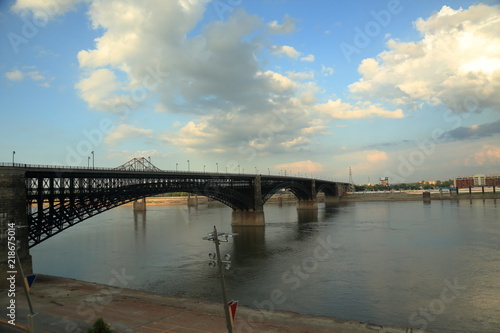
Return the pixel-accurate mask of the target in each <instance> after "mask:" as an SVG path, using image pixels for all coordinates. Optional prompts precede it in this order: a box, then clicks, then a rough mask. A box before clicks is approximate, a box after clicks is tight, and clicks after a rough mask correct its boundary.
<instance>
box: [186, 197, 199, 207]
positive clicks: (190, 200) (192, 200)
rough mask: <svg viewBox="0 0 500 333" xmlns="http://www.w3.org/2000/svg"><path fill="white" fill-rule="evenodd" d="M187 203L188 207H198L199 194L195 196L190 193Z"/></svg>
mask: <svg viewBox="0 0 500 333" xmlns="http://www.w3.org/2000/svg"><path fill="white" fill-rule="evenodd" d="M187 205H188V207H198V195H195V196H194V198H192V197H191V195H188V198H187Z"/></svg>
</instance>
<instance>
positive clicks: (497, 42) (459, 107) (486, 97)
mask: <svg viewBox="0 0 500 333" xmlns="http://www.w3.org/2000/svg"><path fill="white" fill-rule="evenodd" d="M415 28H416V29H417V30H418V31H419V32H420V34H421V35H422V39H421V40H419V41H417V42H401V41H397V40H393V39H391V40H389V41H388V43H387V46H388V48H389V49H388V50H387V51H384V52H382V53H380V54H379V55H378V56H377V58H369V59H365V60H363V62H362V63H361V65H360V66H359V68H358V71H359V73H360V74H362V78H361V79H360V80H359V81H358V82H355V83H353V84H351V85H350V86H349V89H350V91H351V93H352V94H353V95H354V96H356V97H358V98H360V99H379V100H381V101H383V102H387V103H392V104H393V105H396V106H402V105H405V106H412V107H413V108H415V109H417V108H419V107H421V105H422V104H423V103H424V104H429V105H437V104H444V105H446V107H448V108H449V109H451V110H453V111H455V112H467V111H481V110H482V109H484V108H492V109H497V110H498V109H499V107H500V94H499V93H498V91H499V89H500V5H496V6H487V5H483V4H478V5H474V6H471V7H470V8H468V9H457V10H454V9H452V8H450V7H448V6H444V7H442V9H441V10H440V11H439V12H437V13H435V14H433V15H432V16H430V17H429V18H427V19H423V18H420V19H418V20H417V21H416V22H415Z"/></svg>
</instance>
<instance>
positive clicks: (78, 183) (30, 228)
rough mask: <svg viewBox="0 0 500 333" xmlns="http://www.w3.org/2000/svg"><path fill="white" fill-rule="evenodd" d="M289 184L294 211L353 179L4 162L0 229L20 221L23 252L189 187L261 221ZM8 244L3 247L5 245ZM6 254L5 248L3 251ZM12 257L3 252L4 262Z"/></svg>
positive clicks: (250, 220)
mask: <svg viewBox="0 0 500 333" xmlns="http://www.w3.org/2000/svg"><path fill="white" fill-rule="evenodd" d="M281 189H287V190H289V191H291V192H292V193H294V195H295V196H296V197H297V199H298V204H297V209H299V210H302V209H317V201H316V195H317V193H319V192H324V194H325V200H326V201H335V200H338V197H339V196H341V195H342V194H343V193H344V192H347V191H352V190H353V189H352V184H349V183H341V182H333V181H326V180H320V179H311V178H303V177H290V176H275V175H256V174H253V175H252V174H234V173H205V172H185V171H179V172H177V171H175V172H174V171H163V170H160V169H159V168H157V167H155V166H154V165H152V164H151V163H150V162H149V161H148V160H146V159H145V158H140V159H133V160H131V161H129V162H127V163H125V164H123V165H122V166H120V167H117V168H113V169H110V168H84V167H60V166H40V165H29V164H12V163H10V164H7V163H4V164H0V230H1V236H2V237H1V240H2V243H4V242H5V241H6V230H7V229H8V224H9V223H14V224H15V225H16V239H17V240H18V241H20V242H21V250H20V256H21V257H23V254H24V257H26V256H28V257H29V248H31V247H33V246H35V245H37V244H40V243H41V242H43V241H45V240H47V239H49V238H50V237H52V236H54V235H56V234H58V233H60V232H62V231H63V230H65V229H67V228H69V227H71V226H73V225H75V224H77V223H80V222H82V221H84V220H86V219H88V218H90V217H92V216H94V215H96V214H99V213H102V212H104V211H107V210H109V209H112V208H114V207H117V206H120V205H123V204H125V203H128V202H132V201H136V200H138V199H142V198H145V197H149V196H153V195H156V194H162V193H169V192H188V193H192V194H196V195H203V196H207V197H209V198H212V199H214V200H217V201H220V202H222V203H224V204H225V205H227V206H229V207H231V208H232V209H233V213H232V214H233V220H232V224H233V225H246V226H263V225H265V217H264V211H263V205H264V204H265V203H266V201H267V200H268V199H269V198H270V197H271V196H272V195H273V194H274V193H276V192H278V191H279V190H281ZM5 248H6V246H3V245H2V249H5ZM1 252H3V250H2V251H1ZM6 258H7V256H6V255H5V256H4V255H2V259H1V262H2V265H1V266H3V265H4V264H6V263H4V261H6Z"/></svg>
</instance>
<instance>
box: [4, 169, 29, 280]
mask: <svg viewBox="0 0 500 333" xmlns="http://www.w3.org/2000/svg"><path fill="white" fill-rule="evenodd" d="M2 171H3V172H2V173H1V174H0V272H1V273H0V289H2V288H4V287H7V283H8V281H7V271H17V273H16V274H15V275H16V281H17V283H19V282H20V281H21V279H22V277H21V272H19V269H18V268H17V267H14V268H12V267H10V264H12V263H13V261H10V259H14V258H12V254H13V253H12V252H10V251H9V249H8V246H9V245H11V243H10V242H11V241H13V243H14V244H16V242H17V241H19V243H20V244H19V245H20V247H21V248H20V249H19V251H18V254H19V258H20V260H21V265H22V267H23V271H24V274H25V275H29V274H32V273H33V269H32V261H31V255H30V253H29V238H28V235H29V230H28V215H27V207H26V184H25V174H24V171H20V170H15V169H7V170H2ZM14 260H15V259H14ZM15 261H16V264H17V260H15Z"/></svg>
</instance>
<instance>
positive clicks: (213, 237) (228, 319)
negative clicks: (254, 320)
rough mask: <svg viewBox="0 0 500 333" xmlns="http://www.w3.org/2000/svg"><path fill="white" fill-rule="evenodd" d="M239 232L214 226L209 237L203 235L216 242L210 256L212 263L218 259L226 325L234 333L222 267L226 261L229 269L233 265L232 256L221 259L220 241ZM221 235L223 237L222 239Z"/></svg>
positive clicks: (205, 238) (226, 266)
mask: <svg viewBox="0 0 500 333" xmlns="http://www.w3.org/2000/svg"><path fill="white" fill-rule="evenodd" d="M236 235H238V234H232V233H225V232H217V228H216V227H215V226H214V231H213V232H211V233H209V234H208V236H207V237H203V239H204V240H208V241H212V242H214V244H215V252H216V253H210V254H209V258H210V259H211V262H210V263H211V265H213V264H214V260H216V261H217V262H216V265H217V266H218V267H219V275H220V284H221V289H222V301H223V302H224V312H225V313H226V325H227V331H228V333H233V325H232V324H231V314H230V313H229V305H228V302H227V295H226V284H225V281H224V270H223V267H222V263H224V264H225V265H224V267H225V268H226V269H229V268H230V267H231V261H230V259H231V256H230V255H229V254H226V255H225V257H224V259H225V260H224V261H223V260H222V259H221V256H220V249H219V245H220V242H227V239H228V237H233V236H236ZM219 237H221V238H222V239H220V238H219Z"/></svg>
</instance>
